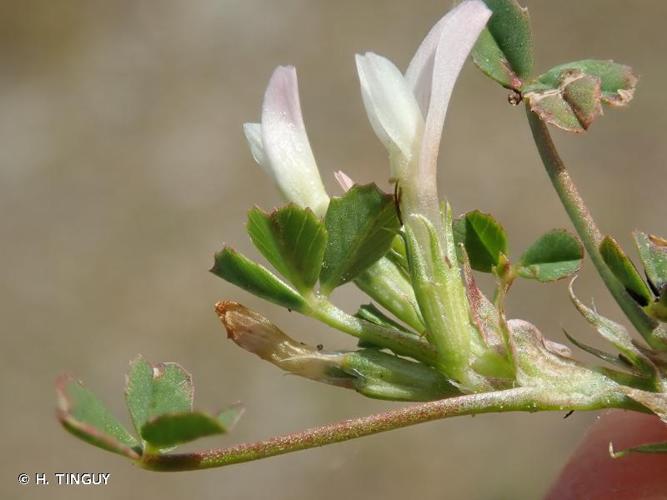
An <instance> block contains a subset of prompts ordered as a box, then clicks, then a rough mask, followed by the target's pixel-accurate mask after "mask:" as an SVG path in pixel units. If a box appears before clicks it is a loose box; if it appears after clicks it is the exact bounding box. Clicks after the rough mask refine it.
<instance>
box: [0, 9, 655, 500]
mask: <svg viewBox="0 0 667 500" xmlns="http://www.w3.org/2000/svg"><path fill="white" fill-rule="evenodd" d="M451 3H452V2H450V1H444V2H443V1H431V0H423V1H413V2H380V1H366V2H359V1H350V0H343V1H339V2H327V1H324V0H321V1H312V0H311V1H308V0H286V1H269V0H245V1H232V0H192V1H188V2H183V1H176V0H163V1H159V2H158V1H153V2H150V1H129V0H116V1H113V2H110V1H92V0H79V1H77V0H59V1H53V0H44V1H29V0H21V1H15V2H10V1H4V2H2V3H1V4H0V60H1V61H2V63H1V65H0V214H1V216H0V230H1V231H2V234H3V237H2V240H3V241H2V266H0V303H1V304H2V323H3V324H2V337H3V345H2V350H1V352H2V364H1V365H0V370H1V371H2V384H1V387H2V401H3V405H2V407H3V409H2V416H1V417H0V425H1V426H2V431H1V432H2V445H1V446H2V448H1V449H2V456H1V458H0V461H1V462H0V463H1V465H0V467H1V470H2V480H1V481H0V497H2V498H6V499H10V498H43V499H46V498H49V499H51V498H53V499H56V498H58V499H65V498H66V499H84V498H85V499H88V498H100V499H111V498H139V497H143V498H157V497H158V495H159V496H160V497H161V498H175V499H176V498H184V497H186V495H187V496H188V497H190V498H197V499H204V498H230V499H263V498H272V499H311V498H318V499H319V500H327V499H334V498H336V499H337V498H361V497H362V496H363V497H366V498H386V499H401V498H408V497H410V498H465V499H524V498H525V499H532V498H538V497H539V496H540V495H542V494H543V493H544V491H545V489H546V488H547V487H548V485H549V483H550V481H551V480H552V479H553V478H554V477H555V475H556V474H557V472H558V470H559V468H560V467H561V466H562V464H563V463H564V461H565V460H566V457H567V456H568V454H569V453H570V452H571V451H572V449H573V447H574V446H575V444H576V442H577V441H578V439H579V438H580V437H581V435H582V433H583V432H584V429H585V428H586V426H587V425H588V423H589V422H590V421H591V419H592V418H594V415H592V414H582V413H575V414H574V415H572V416H571V417H570V418H568V419H567V420H563V419H562V417H563V415H562V414H538V415H523V414H516V415H502V416H494V415H491V416H479V417H476V418H465V419H454V420H450V421H442V422H437V423H432V424H428V425H422V426H419V427H416V428H410V429H404V430H400V431H395V432H392V433H389V434H385V435H381V436H374V437H369V438H364V439H362V440H358V441H353V442H350V443H345V444H339V445H335V446H331V447H327V448H323V449H319V450H311V451H305V452H301V453H297V454H292V455H287V456H284V457H278V458H273V459H269V460H266V461H260V462H255V463H251V464H244V465H237V466H233V467H229V468H225V469H219V470H212V471H206V472H194V473H179V474H157V473H150V472H143V471H141V470H138V469H136V468H135V467H133V466H132V465H130V464H129V463H128V462H126V461H124V460H123V459H122V458H120V457H117V456H115V455H111V454H108V453H105V452H102V451H99V450H97V449H94V448H92V447H90V446H88V445H85V444H83V443H81V442H79V441H77V440H75V439H74V438H73V437H71V436H69V435H68V434H66V433H65V432H64V431H63V430H62V429H61V428H60V427H59V426H58V424H57V423H56V420H55V418H54V406H55V397H54V391H53V380H54V378H55V377H56V375H57V374H58V373H59V372H61V371H63V370H69V371H72V372H73V373H75V374H76V375H77V376H78V377H80V378H82V379H83V380H84V381H85V382H86V384H87V385H88V386H89V387H90V388H92V389H93V390H94V391H95V392H97V393H98V394H100V395H101V396H102V398H103V400H104V401H105V402H106V403H108V405H110V407H111V408H113V410H114V411H115V413H116V414H117V415H119V416H122V418H123V421H125V422H126V421H127V416H126V412H125V409H124V402H123V383H124V373H125V370H126V367H127V363H128V361H129V360H130V359H131V358H133V357H134V356H135V355H136V354H137V353H142V354H143V355H144V356H146V357H147V358H148V359H150V360H153V361H160V360H175V361H179V362H181V363H182V364H183V365H184V366H185V367H186V368H187V369H189V370H191V371H192V373H193V375H194V377H195V382H196V383H197V401H196V405H197V406H199V407H201V408H211V409H214V408H217V407H220V406H222V405H224V404H227V403H229V402H232V401H236V400H242V401H243V402H244V403H245V405H246V406H247V413H246V416H245V418H244V419H243V420H242V421H241V422H240V424H239V426H238V428H237V430H236V432H235V433H234V434H232V435H231V436H227V437H224V436H223V437H220V438H217V439H209V440H202V441H201V442H199V443H196V444H197V447H215V446H222V445H225V444H228V443H232V442H236V441H241V440H248V439H257V438H264V437H268V436H271V435H273V434H275V433H283V432H288V431H293V430H298V429H302V428H304V427H307V426H313V425H317V424H320V423H325V422H330V421H334V420H337V419H341V418H347V417H353V416H359V415H366V414H368V413H371V412H376V411H380V410H382V409H384V408H388V407H392V406H395V405H392V404H391V403H383V402H377V401H371V400H367V399H364V398H362V397H361V396H359V395H357V394H355V393H353V392H346V391H344V390H342V389H337V388H332V387H327V386H323V385H318V384H315V383H313V382H309V381H306V380H302V379H298V378H295V377H286V376H283V375H282V374H281V372H279V371H278V370H277V369H275V368H274V367H272V366H270V365H268V364H265V363H263V362H261V361H260V360H259V359H258V358H255V357H253V356H251V355H249V354H246V353H245V352H243V351H241V350H239V349H238V348H237V347H236V346H235V345H233V344H232V343H230V342H228V341H227V340H226V339H225V336H224V334H223V330H222V328H221V326H220V325H219V324H218V321H217V319H216V317H215V315H214V314H213V311H212V305H213V303H214V302H216V301H217V300H218V299H220V298H230V299H238V300H240V301H242V302H244V303H245V304H247V305H249V306H251V307H253V308H256V309H257V310H259V311H262V312H263V313H265V314H266V315H268V316H269V317H271V318H272V319H274V320H275V322H276V323H277V324H279V325H280V326H281V327H283V328H284V329H286V330H287V331H289V332H291V333H292V334H293V335H295V336H297V337H300V338H302V339H304V340H306V341H308V342H311V343H317V342H322V343H324V344H325V346H326V347H327V348H343V347H351V346H353V345H354V341H353V340H352V339H351V338H347V337H346V336H344V335H343V334H341V333H338V332H335V331H331V330H328V329H327V328H325V327H323V326H321V325H319V324H316V323H315V322H313V321H310V320H306V319H304V318H301V317H298V316H297V315H296V314H291V315H290V314H288V313H287V312H285V311H282V310H280V309H279V308H277V307H274V306H272V305H270V304H267V303H262V302H261V301H259V300H257V299H255V298H253V297H251V296H249V295H248V294H246V293H245V292H243V291H241V290H238V289H235V288H234V287H232V286H231V285H228V284H227V283H225V282H223V281H222V280H220V279H218V278H215V277H214V276H213V275H211V274H209V273H207V269H208V268H209V267H210V265H211V263H212V254H213V252H214V251H216V250H218V249H219V248H220V247H221V246H222V244H223V242H228V243H233V244H234V245H235V246H236V247H237V248H239V249H240V250H242V251H244V252H247V253H250V254H251V255H254V256H256V255H257V254H256V253H255V252H254V251H253V250H252V249H251V245H250V243H249V240H248V238H247V236H246V235H245V233H244V230H243V226H244V222H245V212H246V210H247V209H248V208H250V207H251V206H252V205H253V204H255V203H257V204H259V205H261V206H263V207H265V208H270V207H272V206H274V205H277V204H279V203H280V200H279V197H278V195H277V193H276V190H275V189H274V188H273V186H272V185H271V183H270V182H269V180H268V179H267V178H266V177H265V176H264V175H263V174H262V172H261V171H260V169H259V168H258V167H257V166H256V165H254V164H253V162H252V160H251V157H250V154H249V153H248V151H247V149H246V145H245V141H244V139H243V135H242V131H241V125H242V123H243V122H244V121H254V120H257V119H258V118H259V111H260V104H261V99H262V94H263V91H264V87H265V85H266V83H267V81H268V77H269V75H270V73H271V71H272V69H273V68H274V67H275V66H277V65H278V64H294V65H295V66H296V67H297V68H298V72H299V77H300V85H301V95H302V104H303V108H304V114H305V120H306V124H307V126H308V129H309V135H310V138H311V142H312V144H313V149H314V151H315V155H316V157H317V158H318V160H319V165H320V168H321V170H322V172H323V176H324V178H325V183H326V184H327V186H328V187H329V188H330V190H331V192H333V193H336V192H338V191H337V187H336V186H335V183H334V182H333V176H332V172H333V170H334V169H340V168H342V169H344V170H345V171H346V172H347V173H349V174H350V175H351V176H352V177H354V178H355V179H357V180H358V181H362V182H368V181H371V180H378V181H382V183H383V184H382V185H384V186H386V184H385V179H386V177H387V168H386V161H385V154H384V151H383V150H382V147H381V146H380V144H379V142H378V141H377V140H376V138H375V137H374V136H373V133H372V131H371V128H370V126H369V124H368V122H367V120H366V116H365V113H364V111H363V106H362V103H361V99H360V96H359V90H358V82H357V79H356V75H355V70H354V59H353V55H354V54H355V53H356V52H361V51H366V50H373V51H375V52H378V53H380V54H383V55H386V56H388V57H390V58H391V59H393V60H394V61H395V62H396V63H397V64H398V65H399V66H401V67H405V65H406V64H407V62H408V61H409V59H410V57H411V55H412V53H413V51H414V50H415V48H416V47H417V45H418V43H419V42H420V40H421V39H422V37H423V35H424V34H425V33H426V31H427V30H428V29H429V28H430V26H431V25H432V24H433V23H434V22H435V21H436V20H437V19H438V18H439V16H441V15H442V14H443V13H444V12H445V11H446V10H447V9H448V8H449V7H450V6H451ZM525 3H528V5H529V7H530V9H531V12H532V16H533V21H534V26H535V30H536V33H537V60H538V69H539V70H546V69H547V68H548V67H550V66H552V65H554V64H556V63H561V62H565V61H568V60H574V59H580V58H584V57H587V56H590V57H598V58H610V57H613V58H615V59H616V60H618V61H622V62H625V63H628V64H631V65H633V66H634V67H635V68H636V69H637V71H638V72H639V73H640V74H641V76H642V80H641V83H640V87H639V91H638V94H637V97H636V99H635V101H634V103H633V105H632V106H631V107H630V108H629V109H627V110H622V111H615V110H610V111H608V113H607V116H605V117H604V118H603V119H601V120H600V121H599V122H598V123H596V124H595V125H594V126H593V129H592V131H591V132H590V133H589V134H588V135H587V136H586V137H574V136H566V135H565V134H563V133H558V132H556V133H555V135H556V138H557V141H558V143H559V145H560V146H561V147H562V153H563V155H564V157H565V159H566V160H567V161H568V162H569V164H570V166H571V168H572V171H573V174H574V176H575V178H576V179H577V180H578V181H579V182H580V186H581V190H582V191H583V193H584V195H585V197H586V199H587V200H588V201H589V203H590V206H591V208H592V210H593V212H594V214H595V215H596V216H597V218H598V219H599V222H600V224H601V226H602V227H603V228H604V229H605V230H606V231H608V232H611V233H613V234H614V235H616V236H617V237H618V239H619V240H620V241H621V242H622V243H623V244H625V245H627V246H628V247H629V245H630V238H629V233H630V231H631V230H632V229H634V228H636V227H641V228H643V229H645V230H649V231H652V232H657V233H662V234H665V233H667V222H666V218H665V210H664V201H665V187H666V184H665V157H667V142H666V141H665V140H664V134H665V130H666V129H667V101H666V100H665V97H664V88H665V80H666V79H667V67H666V65H665V54H666V53H667V34H666V33H665V30H664V20H665V18H667V3H665V2H663V1H661V0H638V1H634V2H629V1H620V0H587V1H586V2H579V1H575V0H563V1H560V2H553V1H547V0H531V1H527V2H525ZM441 163H442V167H443V168H442V170H441V172H442V175H441V179H440V182H441V188H442V189H443V190H444V191H445V192H446V193H447V195H448V196H449V198H450V200H451V202H452V203H453V205H454V208H455V210H456V211H457V212H462V211H465V210H469V209H473V208H480V209H482V210H485V211H490V212H492V213H494V214H495V215H496V216H497V217H498V218H499V219H500V220H501V221H502V222H503V223H504V224H505V226H506V228H507V230H508V232H509V234H510V237H511V246H512V248H513V250H514V255H515V256H518V254H520V252H521V251H522V250H523V248H525V246H526V245H527V244H529V243H530V241H531V240H533V239H534V238H535V237H537V236H538V235H539V234H541V233H542V232H544V231H546V230H547V229H549V228H551V227H555V226H561V227H569V224H568V222H567V220H566V219H565V217H564V214H563V211H562V209H561V207H560V205H559V204H558V202H557V201H556V198H555V196H554V194H553V193H552V191H551V188H550V186H549V184H548V181H547V178H546V175H545V174H544V172H543V170H542V167H541V165H540V164H539V162H538V158H537V154H536V151H535V150H534V146H533V145H532V143H531V141H530V138H529V133H528V130H527V124H526V123H525V120H524V117H523V111H522V110H521V108H519V109H512V108H510V107H509V106H508V105H507V104H506V100H505V92H504V91H502V90H501V89H499V88H497V87H495V86H494V85H493V84H492V83H490V82H489V81H487V80H485V79H484V78H482V77H481V76H480V75H479V74H478V73H477V72H476V71H475V70H474V69H473V68H472V67H467V68H466V70H465V71H464V74H463V77H462V79H461V80H460V82H459V84H458V87H457V90H456V93H455V98H454V101H453V104H452V106H451V108H450V114H449V117H448V121H447V126H446V131H445V136H444V143H443V147H442V153H441ZM577 290H578V292H579V294H580V296H581V297H583V298H589V297H591V296H593V295H594V296H595V299H596V303H597V305H598V307H599V308H600V310H601V311H603V312H605V313H607V314H608V315H610V316H612V317H614V318H617V319H618V318H619V317H620V316H619V311H618V309H617V308H616V306H615V305H614V304H612V303H611V301H610V299H609V298H608V295H607V294H606V292H605V291H604V290H603V288H602V286H601V284H600V282H599V280H598V279H597V277H596V276H595V275H594V273H593V272H592V269H591V266H590V265H587V266H586V269H585V271H584V273H583V276H582V278H581V279H580V280H579V281H578V282H577ZM513 292H514V293H513V294H512V295H511V297H510V311H511V314H512V316H514V317H523V318H525V319H528V320H531V321H533V322H535V323H536V324H537V325H538V326H539V327H540V328H541V329H542V331H543V332H544V333H545V334H547V335H549V336H550V337H551V338H554V339H561V340H562V339H563V337H562V334H561V327H562V326H564V327H567V328H568V330H569V331H571V332H572V333H574V334H577V335H578V336H580V337H581V338H583V339H587V340H590V341H591V342H595V340H592V339H593V338H594V337H593V334H592V333H591V332H590V331H589V330H588V328H587V326H586V325H585V324H584V322H583V320H581V319H580V318H578V317H577V315H576V314H575V312H574V310H573V308H572V307H571V306H570V304H569V301H568V299H567V295H566V284H565V283H559V284H556V285H551V286H538V285H534V284H531V283H519V284H517V286H516V288H515V290H514V291H513ZM337 298H338V300H339V302H340V304H341V305H343V306H344V307H345V308H347V309H348V310H350V311H353V310H354V308H355V306H356V304H358V303H359V302H360V301H361V297H360V295H359V294H358V293H357V292H356V291H355V290H354V289H353V288H352V287H347V288H344V289H343V290H341V291H340V292H339V293H338V295H337ZM582 357H583V356H582ZM61 471H94V472H110V473H111V480H110V486H107V487H97V488H95V489H92V488H91V487H88V488H86V487H69V488H68V487H57V486H48V487H38V486H25V487H19V486H18V485H17V484H16V476H17V475H18V474H19V473H20V472H28V473H34V472H45V473H48V474H52V473H53V472H61Z"/></svg>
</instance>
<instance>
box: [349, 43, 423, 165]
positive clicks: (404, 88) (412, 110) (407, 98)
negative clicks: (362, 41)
mask: <svg viewBox="0 0 667 500" xmlns="http://www.w3.org/2000/svg"><path fill="white" fill-rule="evenodd" d="M356 61H357V72H358V73H359V82H360V84H361V96H362V98H363V101H364V106H365V108H366V113H367V114H368V119H369V121H370V122H371V126H372V127H373V130H374V131H375V134H376V135H377V136H378V138H379V139H380V140H381V141H382V143H383V144H384V146H385V147H386V148H387V150H388V151H389V155H390V158H391V159H392V162H391V163H392V176H393V177H400V176H402V175H403V174H404V172H403V171H401V170H404V167H405V165H406V164H407V163H408V162H409V161H410V160H411V159H412V158H413V157H414V156H416V154H417V152H418V151H419V140H420V138H421V133H422V130H423V127H424V118H423V117H422V113H421V111H420V110H419V106H418V105H417V102H416V101H415V97H414V95H413V93H412V90H411V89H410V87H409V86H408V85H407V82H406V81H405V78H404V77H403V74H402V73H401V72H400V70H399V69H398V68H397V67H396V66H395V65H394V63H392V62H391V61H390V60H389V59H386V58H384V57H382V56H379V55H377V54H373V53H371V52H368V53H366V54H364V55H357V56H356Z"/></svg>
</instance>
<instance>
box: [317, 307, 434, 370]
mask: <svg viewBox="0 0 667 500" xmlns="http://www.w3.org/2000/svg"><path fill="white" fill-rule="evenodd" d="M309 302H310V309H311V311H310V312H308V315H309V316H311V317H313V318H315V319H318V320H320V321H322V322H323V323H325V324H327V325H329V326H331V327H332V328H336V329H338V330H340V331H342V332H345V333H348V334H350V335H353V336H355V337H357V338H359V339H361V340H364V341H366V342H370V343H372V344H375V345H378V346H382V347H386V348H388V349H391V350H392V351H394V352H395V353H396V354H399V355H401V356H409V357H411V358H414V359H416V360H417V361H421V362H423V363H426V364H427V365H431V366H433V365H434V364H435V362H436V353H435V349H434V348H433V346H431V345H430V344H428V342H426V341H424V340H421V339H420V338H418V337H416V336H415V335H411V334H409V333H405V332H402V331H400V330H394V329H391V328H386V327H383V326H379V325H376V324H374V323H371V322H370V321H366V320H363V319H359V318H357V317H355V316H352V315H350V314H347V313H346V312H345V311H342V310H341V309H339V308H337V307H336V306H335V305H333V304H332V303H331V302H329V301H328V300H327V299H325V298H323V297H319V298H315V299H312V300H310V301H309Z"/></svg>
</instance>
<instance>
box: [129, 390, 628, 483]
mask: <svg viewBox="0 0 667 500" xmlns="http://www.w3.org/2000/svg"><path fill="white" fill-rule="evenodd" d="M540 394H541V393H539V392H538V391H536V390H535V389H532V388H526V387H521V388H516V389H508V390H505V391H496V392H487V393H482V394H470V395H466V396H459V397H455V398H448V399H442V400H439V401H431V402H428V403H421V404H418V405H413V406H408V407H406V408H399V409H396V410H390V411H387V412H384V413H379V414H376V415H370V416H368V417H362V418H356V419H352V420H343V421H342V422H337V423H333V424H329V425H324V426H322V427H317V428H313V429H308V430H305V431H301V432H295V433H292V434H286V435H283V436H277V437H273V438H270V439H267V440H264V441H257V442H254V443H244V444H239V445H235V446H231V447H229V448H222V449H217V450H208V451H204V452H198V453H183V454H173V455H149V456H143V457H142V458H141V459H140V460H139V461H137V464H138V465H139V466H141V467H143V468H145V469H149V470H154V471H172V472H175V471H186V470H200V469H210V468H214V467H223V466H225V465H232V464H237V463H241V462H249V461H252V460H259V459H262V458H268V457H273V456H276V455H283V454H285V453H291V452H294V451H300V450H305V449H308V448H317V447H319V446H325V445H328V444H333V443H340V442H342V441H347V440H350V439H356V438H360V437H363V436H368V435H371V434H378V433H380V432H386V431H390V430H394V429H399V428H402V427H408V426H411V425H416V424H421V423H424V422H430V421H432V420H438V419H442V418H448V417H459V416H463V415H472V414H478V413H496V412H510V411H529V412H533V411H536V410H538V409H540V410H556V411H562V410H563V409H564V406H563V404H564V402H563V401H559V400H553V401H551V400H549V398H546V400H544V399H543V398H540ZM612 405H613V406H615V407H621V408H629V409H639V408H636V406H637V405H633V404H632V403H628V402H627V401H625V400H624V399H623V397H618V398H615V399H614V398H610V399H609V400H607V402H606V404H605V405H602V403H599V404H597V405H595V406H594V407H592V406H590V405H588V406H585V407H581V408H579V407H577V405H574V406H571V405H570V406H567V409H572V410H593V409H599V408H600V407H602V406H605V407H611V406H612Z"/></svg>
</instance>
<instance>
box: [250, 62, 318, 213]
mask: <svg viewBox="0 0 667 500" xmlns="http://www.w3.org/2000/svg"><path fill="white" fill-rule="evenodd" d="M261 130H262V143H263V146H264V152H265V155H266V158H267V159H268V164H269V165H270V168H271V171H272V173H273V175H274V178H275V180H276V183H277V184H278V187H279V188H280V190H281V191H282V193H283V195H284V196H285V198H287V199H288V200H289V201H292V202H294V203H296V204H298V205H301V206H304V207H310V208H311V209H312V210H313V212H315V213H316V214H317V215H319V216H323V215H324V213H325V212H326V209H327V206H328V205H329V197H328V195H327V193H326V191H325V190H324V186H323V185H322V179H321V178H320V174H319V171H318V169H317V164H316V163H315V158H314V156H313V152H312V150H311V148H310V142H309V141H308V135H307V134H306V127H305V125H304V123H303V118H302V115H301V104H300V102H299V86H298V82H297V77H296V70H295V69H294V67H293V66H280V67H278V68H277V69H276V70H275V71H274V72H273V75H271V80H270V81H269V86H268V87H267V89H266V93H265V94H264V104H263V106H262V129H261Z"/></svg>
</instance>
